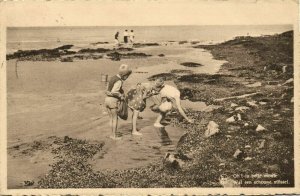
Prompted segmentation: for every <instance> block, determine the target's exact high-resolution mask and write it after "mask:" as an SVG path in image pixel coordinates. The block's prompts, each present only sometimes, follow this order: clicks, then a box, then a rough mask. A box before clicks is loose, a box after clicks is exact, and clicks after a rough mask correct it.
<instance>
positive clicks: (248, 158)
mask: <svg viewBox="0 0 300 196" xmlns="http://www.w3.org/2000/svg"><path fill="white" fill-rule="evenodd" d="M244 160H245V161H250V160H252V158H251V157H246V158H245V159H244Z"/></svg>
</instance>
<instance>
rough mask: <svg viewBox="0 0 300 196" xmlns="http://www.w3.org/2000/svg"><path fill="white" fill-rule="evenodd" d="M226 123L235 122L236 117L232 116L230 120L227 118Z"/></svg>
mask: <svg viewBox="0 0 300 196" xmlns="http://www.w3.org/2000/svg"><path fill="white" fill-rule="evenodd" d="M226 122H229V123H231V122H235V118H234V116H231V117H230V118H227V119H226Z"/></svg>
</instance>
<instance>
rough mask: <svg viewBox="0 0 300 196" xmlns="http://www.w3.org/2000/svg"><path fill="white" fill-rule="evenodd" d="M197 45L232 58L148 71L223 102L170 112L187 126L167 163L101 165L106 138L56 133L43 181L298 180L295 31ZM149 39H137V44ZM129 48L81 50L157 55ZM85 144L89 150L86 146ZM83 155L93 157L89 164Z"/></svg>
mask: <svg viewBox="0 0 300 196" xmlns="http://www.w3.org/2000/svg"><path fill="white" fill-rule="evenodd" d="M185 43H186V42H181V43H180V44H185ZM197 44H198V43H192V45H193V47H194V48H195V49H197V48H199V49H205V50H209V51H210V52H211V53H212V54H213V56H214V58H215V59H222V60H226V61H227V63H225V64H224V65H223V66H222V68H221V70H220V71H219V72H218V73H217V74H213V75H208V74H195V73H193V72H191V71H187V70H172V71H171V72H170V73H161V74H158V75H154V76H151V77H150V78H148V79H149V80H154V79H155V78H157V77H163V78H165V80H171V81H173V82H174V83H175V84H176V85H177V87H178V88H179V89H180V91H181V96H182V97H181V98H182V99H188V100H191V101H195V102H196V101H203V102H205V103H206V104H207V105H216V106H218V107H216V109H214V110H212V111H208V112H203V111H194V110H191V109H190V110H188V111H187V113H188V115H189V116H190V117H192V118H194V119H195V121H196V123H195V124H188V123H187V122H186V121H185V120H183V119H182V118H181V117H179V116H178V115H176V114H174V115H173V116H171V117H170V126H179V127H182V128H184V129H185V130H186V134H185V135H184V136H183V137H182V138H181V139H180V141H179V142H178V144H177V147H176V151H175V152H174V153H168V154H166V156H165V157H163V158H162V160H161V161H160V162H157V163H153V164H151V165H149V166H145V167H142V168H136V169H127V170H122V171H118V170H115V171H101V172H96V171H93V169H92V168H91V166H90V165H89V164H88V162H87V161H86V160H88V159H91V158H92V157H93V155H94V154H95V153H96V152H98V151H101V147H102V145H103V144H90V143H89V142H88V141H81V140H76V139H72V138H54V140H55V141H57V144H56V145H57V146H56V147H55V148H54V149H53V151H52V153H54V154H56V155H57V156H56V158H55V160H56V162H55V163H54V164H52V166H51V170H50V171H49V172H48V174H46V175H45V176H44V177H42V178H41V179H40V181H39V182H38V183H37V185H36V186H37V187H38V188H66V187H72V188H87V187H88V188H100V187H101V188H115V187H116V188H127V187H128V188H129V187H131V188H158V187H162V188H163V187H164V188H168V187H293V186H294V172H293V171H294V169H293V168H294V154H293V153H294V144H293V141H294V127H293V122H294V104H293V96H294V95H293V90H294V86H293V32H292V31H290V32H285V33H282V34H279V35H273V36H263V37H237V38H235V39H233V40H230V41H227V42H224V43H221V44H216V45H197ZM150 45H151V46H156V44H154V45H153V44H150ZM146 46H147V45H136V46H134V48H135V47H136V48H138V47H146ZM69 47H71V46H69ZM121 50H122V51H121ZM121 50H119V51H118V50H116V51H112V50H106V49H105V50H102V49H90V50H87V51H81V53H80V55H82V54H83V53H85V52H87V53H88V56H89V57H88V58H90V57H91V56H92V55H95V54H99V53H100V55H101V56H104V54H106V55H107V56H108V57H109V58H111V59H112V60H117V59H120V58H131V57H132V56H134V58H137V56H138V57H142V58H144V57H148V56H149V55H147V54H144V53H141V54H139V53H135V52H132V51H134V49H133V50H131V49H121ZM45 52H46V53H47V52H49V51H44V50H42V51H31V52H25V53H24V52H23V51H22V52H17V53H14V54H13V55H12V56H9V55H8V58H9V59H22V60H36V59H43V58H45ZM68 52H70V51H69V49H67V47H65V48H56V49H53V50H51V54H52V53H53V55H50V56H47V55H46V57H47V58H49V59H51V60H52V59H55V60H57V59H61V58H62V57H63V58H66V56H67V55H74V56H75V55H79V51H78V52H76V54H75V53H74V54H67V55H65V54H66V53H68ZM124 52H127V53H124ZM32 54H33V55H32ZM130 54H131V55H130ZM137 54H138V55H137ZM100 55H99V56H100ZM72 58H75V57H71V59H72ZM76 58H77V57H76ZM78 58H79V57H78ZM80 58H81V57H80ZM72 60H73V59H72ZM183 66H186V67H197V66H201V64H196V63H193V62H186V63H185V64H183ZM74 145H75V146H77V147H74ZM78 145H79V146H78ZM72 146H73V147H74V148H73V147H72ZM55 149H62V150H61V151H60V152H59V151H57V150H55ZM83 149H84V150H85V151H84V152H85V153H81V152H82V150H83ZM86 153H87V154H88V156H86V155H85V154H86ZM74 155H76V156H74ZM79 160H85V161H83V162H85V163H84V164H82V163H81V162H82V161H79ZM66 163H67V164H66ZM258 176H259V177H258Z"/></svg>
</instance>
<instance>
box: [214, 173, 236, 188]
mask: <svg viewBox="0 0 300 196" xmlns="http://www.w3.org/2000/svg"><path fill="white" fill-rule="evenodd" d="M219 183H220V184H221V185H222V186H223V187H224V188H228V187H240V184H239V183H238V182H237V181H236V180H234V179H232V178H229V177H228V176H227V175H224V174H223V175H221V176H220V178H219Z"/></svg>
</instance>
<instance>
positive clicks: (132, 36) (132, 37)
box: [129, 30, 134, 44]
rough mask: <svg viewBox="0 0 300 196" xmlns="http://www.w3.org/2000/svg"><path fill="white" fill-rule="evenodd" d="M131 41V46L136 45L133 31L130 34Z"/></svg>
mask: <svg viewBox="0 0 300 196" xmlns="http://www.w3.org/2000/svg"><path fill="white" fill-rule="evenodd" d="M129 41H130V43H131V44H133V43H134V32H133V30H131V31H130V33H129Z"/></svg>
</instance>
